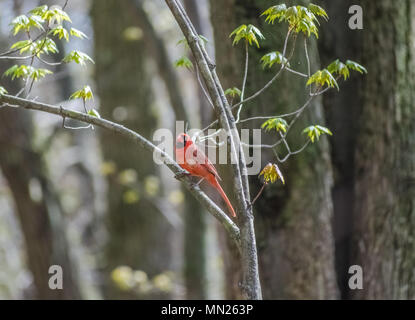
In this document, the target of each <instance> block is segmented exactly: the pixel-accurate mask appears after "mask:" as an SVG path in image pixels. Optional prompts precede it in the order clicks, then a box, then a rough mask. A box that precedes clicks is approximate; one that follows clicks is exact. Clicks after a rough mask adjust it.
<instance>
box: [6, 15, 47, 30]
mask: <svg viewBox="0 0 415 320" xmlns="http://www.w3.org/2000/svg"><path fill="white" fill-rule="evenodd" d="M42 23H44V20H43V19H42V17H40V16H37V15H31V16H30V17H28V16H26V15H24V14H22V15H20V16H17V17H16V18H14V19H13V20H12V22H11V23H10V25H11V26H12V31H13V35H16V34H18V33H19V32H20V31H26V32H29V31H30V29H31V28H37V29H40V30H42V31H44V30H45V29H44V28H43V26H42Z"/></svg>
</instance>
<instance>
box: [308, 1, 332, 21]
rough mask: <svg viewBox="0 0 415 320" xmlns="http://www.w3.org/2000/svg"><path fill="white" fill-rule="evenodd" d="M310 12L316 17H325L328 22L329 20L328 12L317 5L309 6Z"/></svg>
mask: <svg viewBox="0 0 415 320" xmlns="http://www.w3.org/2000/svg"><path fill="white" fill-rule="evenodd" d="M308 10H310V11H311V12H312V13H314V14H315V15H316V16H321V17H323V18H324V19H325V20H328V19H329V16H328V15H327V12H326V11H325V10H324V9H323V8H322V7H320V6H318V5H316V4H312V3H310V4H309V5H308Z"/></svg>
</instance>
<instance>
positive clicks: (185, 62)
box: [174, 56, 193, 70]
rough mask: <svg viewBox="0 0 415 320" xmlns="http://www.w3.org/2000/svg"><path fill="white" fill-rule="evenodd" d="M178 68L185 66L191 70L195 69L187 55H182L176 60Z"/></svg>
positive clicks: (175, 63) (175, 64)
mask: <svg viewBox="0 0 415 320" xmlns="http://www.w3.org/2000/svg"><path fill="white" fill-rule="evenodd" d="M174 66H175V67H176V68H180V67H185V68H187V69H189V70H191V69H193V63H192V61H190V59H189V58H188V57H186V56H182V57H180V58H179V59H177V60H176V61H175V62H174Z"/></svg>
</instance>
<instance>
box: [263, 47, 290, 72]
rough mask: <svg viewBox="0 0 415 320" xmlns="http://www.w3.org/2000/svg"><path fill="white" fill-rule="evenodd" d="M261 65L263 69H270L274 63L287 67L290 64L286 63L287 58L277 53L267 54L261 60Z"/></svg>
mask: <svg viewBox="0 0 415 320" xmlns="http://www.w3.org/2000/svg"><path fill="white" fill-rule="evenodd" d="M261 63H262V67H263V68H264V69H265V68H266V67H268V68H271V67H272V66H273V64H274V63H278V64H286V65H287V66H290V63H289V62H288V60H287V58H285V57H284V56H283V55H282V53H281V52H279V51H273V52H270V53H267V54H266V55H264V56H263V57H262V58H261Z"/></svg>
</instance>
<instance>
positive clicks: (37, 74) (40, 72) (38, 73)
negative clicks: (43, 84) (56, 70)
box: [29, 69, 53, 81]
mask: <svg viewBox="0 0 415 320" xmlns="http://www.w3.org/2000/svg"><path fill="white" fill-rule="evenodd" d="M52 73H53V72H52V71H50V70H48V69H34V70H33V71H32V72H31V73H30V76H29V78H31V79H33V80H34V81H38V80H39V79H40V78H43V77H45V76H46V75H47V74H52Z"/></svg>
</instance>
